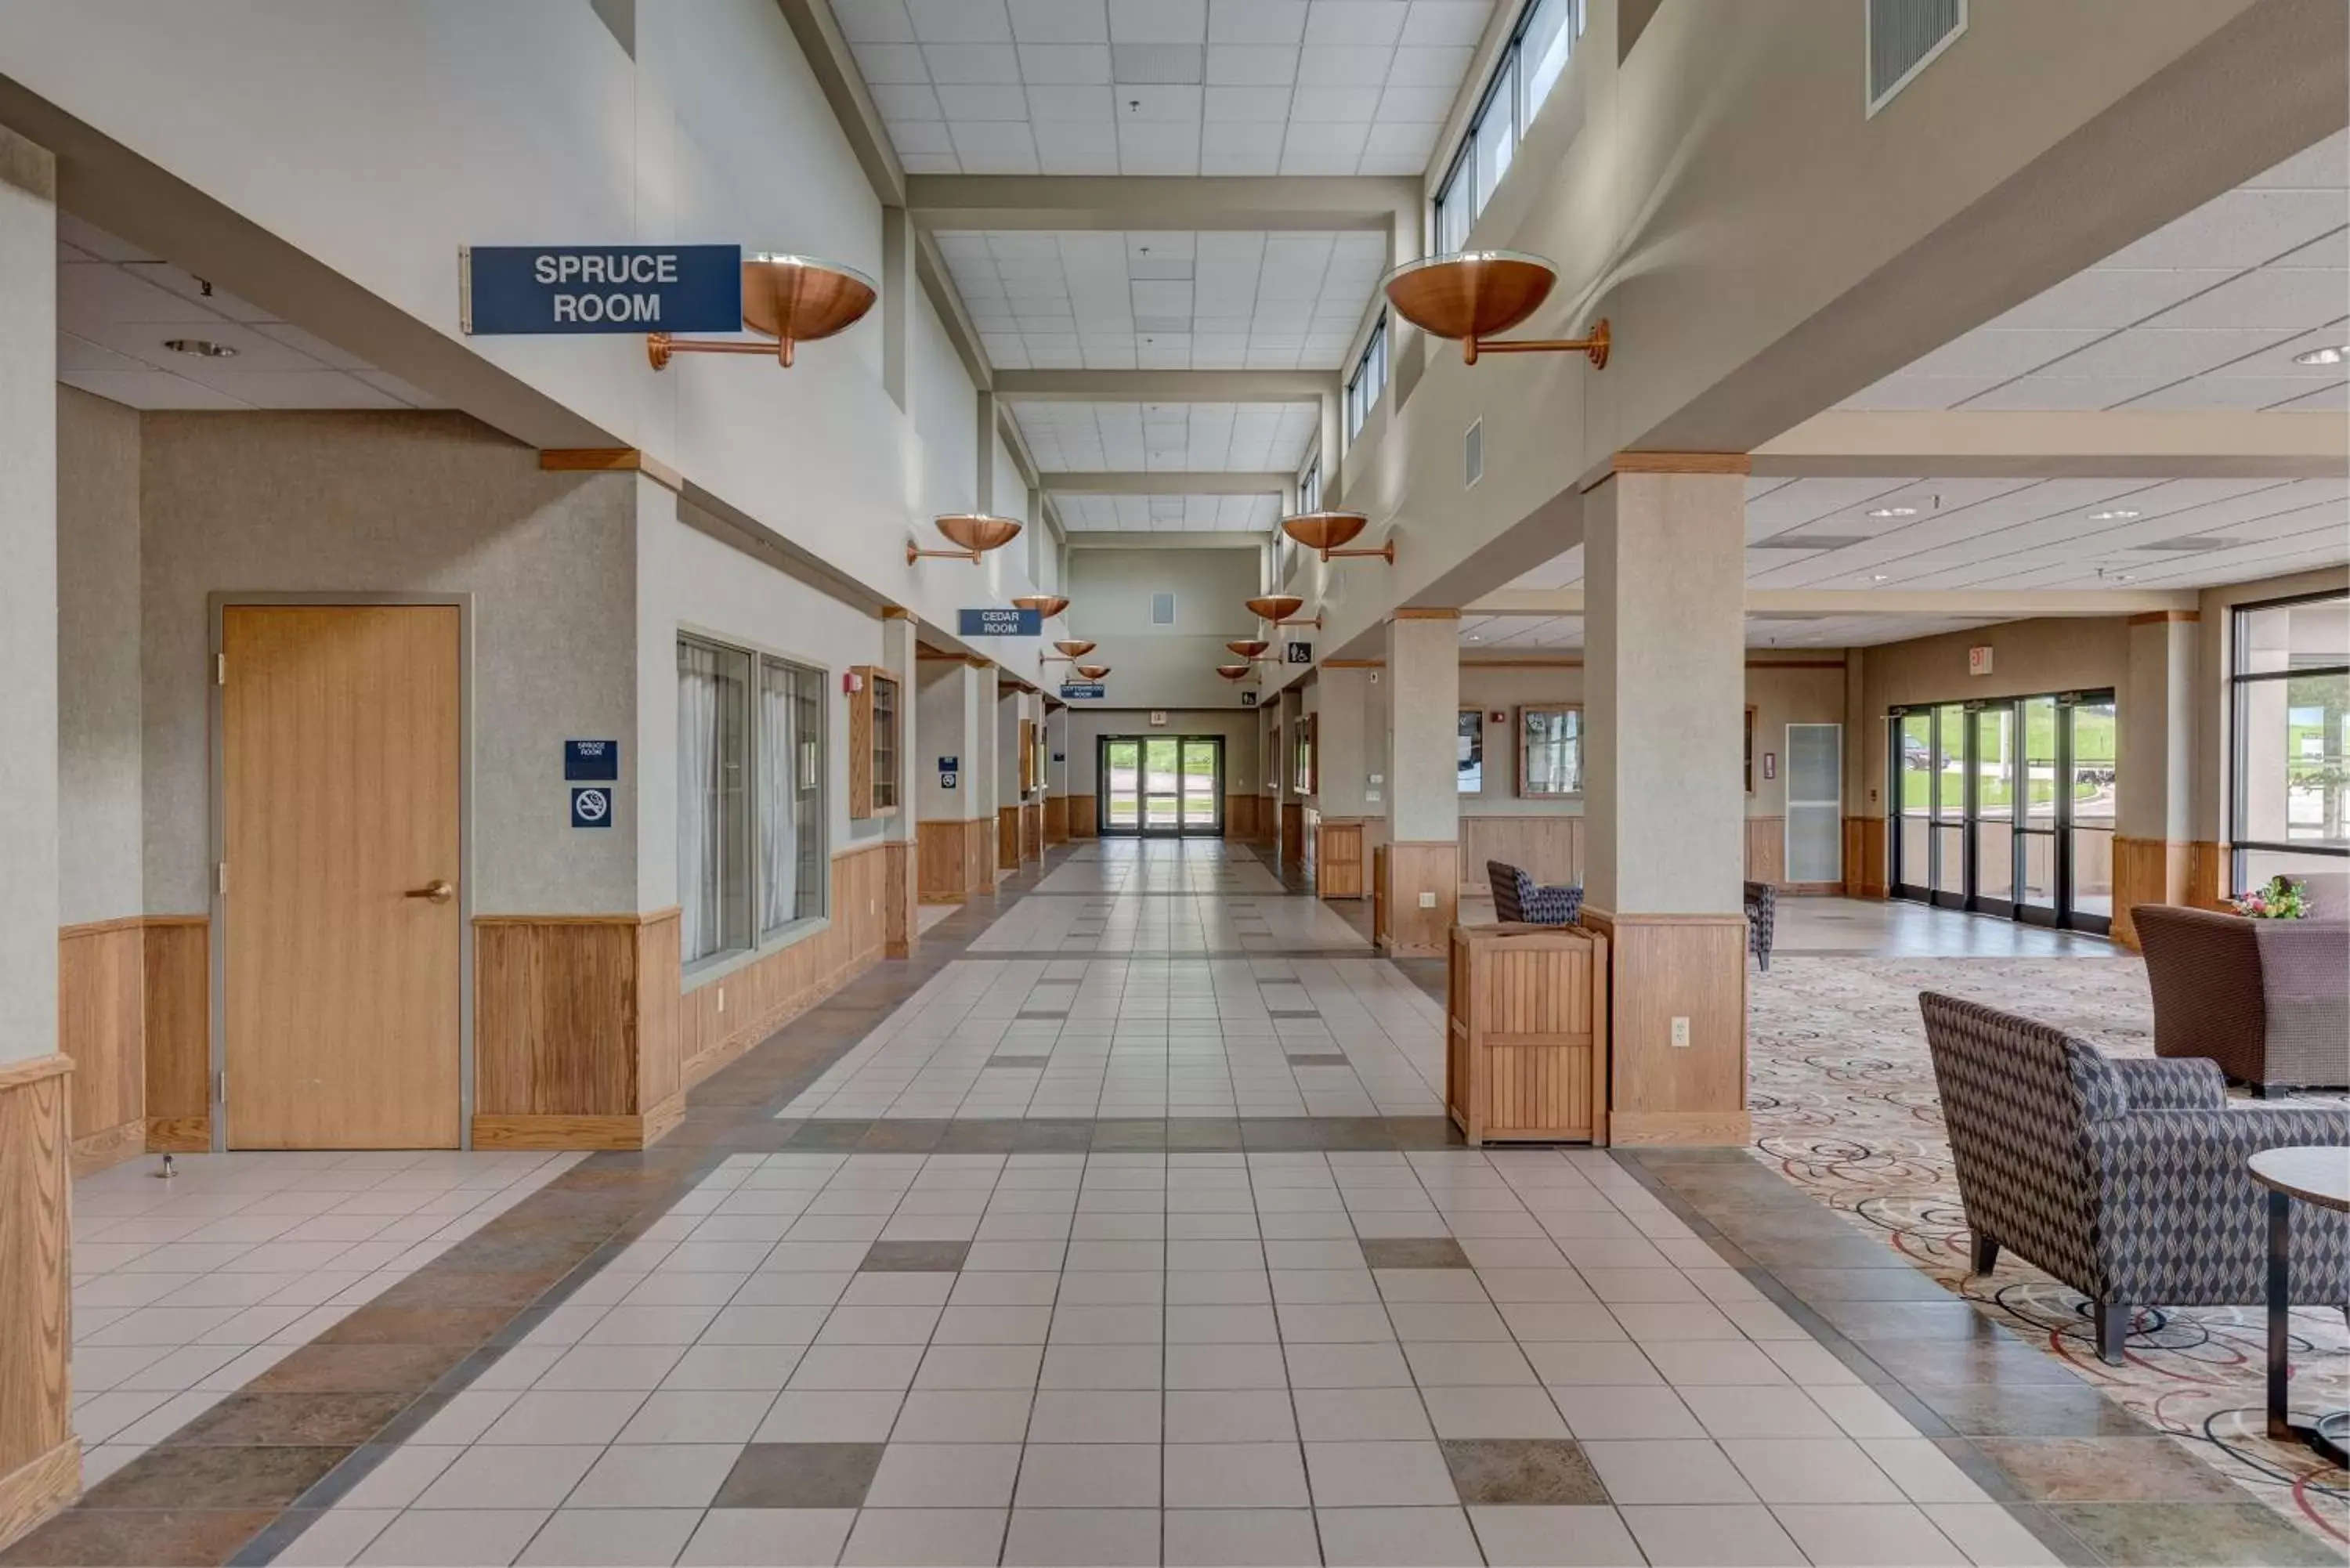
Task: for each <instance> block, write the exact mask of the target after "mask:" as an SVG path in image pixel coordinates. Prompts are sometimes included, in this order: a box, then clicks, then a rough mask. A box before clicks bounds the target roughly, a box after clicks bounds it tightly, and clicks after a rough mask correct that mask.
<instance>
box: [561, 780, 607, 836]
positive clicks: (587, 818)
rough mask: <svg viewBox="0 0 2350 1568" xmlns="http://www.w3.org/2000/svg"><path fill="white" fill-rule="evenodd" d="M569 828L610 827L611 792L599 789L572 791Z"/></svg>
mask: <svg viewBox="0 0 2350 1568" xmlns="http://www.w3.org/2000/svg"><path fill="white" fill-rule="evenodd" d="M571 826H574V827H609V826H612V792H611V791H610V790H608V789H604V788H601V787H592V788H587V789H575V790H573V791H572V792H571Z"/></svg>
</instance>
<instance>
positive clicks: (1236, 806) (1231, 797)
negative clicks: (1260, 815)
mask: <svg viewBox="0 0 2350 1568" xmlns="http://www.w3.org/2000/svg"><path fill="white" fill-rule="evenodd" d="M1262 798H1263V797H1262V796H1259V795H1253V794H1228V795H1226V796H1224V836H1225V837H1226V838H1229V839H1232V841H1234V842H1235V843H1239V844H1253V843H1255V842H1256V836H1257V834H1258V832H1259V831H1260V830H1259V828H1258V826H1257V820H1256V813H1257V804H1258V802H1259V801H1260V800H1261V799H1262Z"/></svg>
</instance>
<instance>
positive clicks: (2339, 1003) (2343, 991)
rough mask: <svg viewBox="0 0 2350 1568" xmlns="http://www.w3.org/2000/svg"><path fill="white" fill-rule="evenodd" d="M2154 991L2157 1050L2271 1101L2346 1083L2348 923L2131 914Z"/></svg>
mask: <svg viewBox="0 0 2350 1568" xmlns="http://www.w3.org/2000/svg"><path fill="white" fill-rule="evenodd" d="M2130 919H2132V920H2134V921H2136V922H2137V940H2138V946H2139V947H2140V948H2141V949H2142V950H2144V951H2145V953H2146V979H2147V989H2149V990H2150V991H2152V992H2153V993H2154V1054H2156V1055H2158V1056H2208V1057H2210V1059H2211V1060H2212V1061H2214V1062H2216V1063H2218V1064H2220V1071H2221V1072H2222V1073H2225V1074H2227V1075H2228V1076H2230V1078H2237V1079H2241V1080H2242V1081H2243V1082H2245V1083H2248V1084H2250V1085H2251V1086H2252V1092H2253V1093H2254V1094H2256V1095H2263V1096H2265V1095H2266V1094H2267V1093H2268V1092H2269V1091H2270V1090H2271V1089H2275V1088H2288V1087H2296V1086H2303V1085H2307V1086H2313V1087H2319V1088H2340V1087H2343V1086H2344V1085H2350V924H2345V923H2344V922H2343V921H2341V920H2339V919H2333V920H2326V919H2306V920H2250V919H2245V918H2244V917H2243V916H2241V915H2230V914H2220V913H2217V912H2215V911H2213V910H2210V909H2184V908H2181V907H2178V906H2176V905H2170V904H2138V905H2135V906H2133V907H2132V908H2131V909H2130Z"/></svg>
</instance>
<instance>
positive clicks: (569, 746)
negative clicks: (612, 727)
mask: <svg viewBox="0 0 2350 1568" xmlns="http://www.w3.org/2000/svg"><path fill="white" fill-rule="evenodd" d="M563 776H564V777H565V778H567V779H571V780H574V781H577V780H583V779H584V780H601V781H603V782H604V783H607V784H609V783H612V782H613V781H615V780H617V779H619V776H620V742H618V741H566V742H563Z"/></svg>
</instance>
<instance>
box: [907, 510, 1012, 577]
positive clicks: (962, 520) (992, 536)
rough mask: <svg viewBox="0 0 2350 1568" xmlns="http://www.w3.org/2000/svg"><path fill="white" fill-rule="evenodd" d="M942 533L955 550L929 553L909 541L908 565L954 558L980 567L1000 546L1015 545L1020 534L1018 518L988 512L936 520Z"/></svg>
mask: <svg viewBox="0 0 2350 1568" xmlns="http://www.w3.org/2000/svg"><path fill="white" fill-rule="evenodd" d="M935 521H936V522H937V524H938V528H939V532H940V533H941V534H943V535H946V537H947V543H949V544H951V545H954V546H955V548H953V549H951V550H925V549H923V548H922V547H921V546H920V545H917V544H915V543H914V542H913V541H912V540H908V541H907V542H906V565H908V566H912V565H913V564H914V563H915V562H917V561H919V560H920V559H921V558H922V557H923V556H951V557H953V558H954V559H956V560H958V561H969V562H970V563H971V564H972V566H977V565H979V558H980V556H983V555H984V554H985V553H986V552H988V551H990V550H993V549H994V548H995V547H996V546H997V545H1004V544H1008V543H1010V542H1011V540H1012V539H1013V537H1014V535H1017V534H1018V533H1019V532H1020V520H1019V519H1018V518H1016V517H995V516H991V515H990V514H987V513H984V512H950V513H948V514H946V515H945V516H943V517H940V518H937V519H935Z"/></svg>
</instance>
